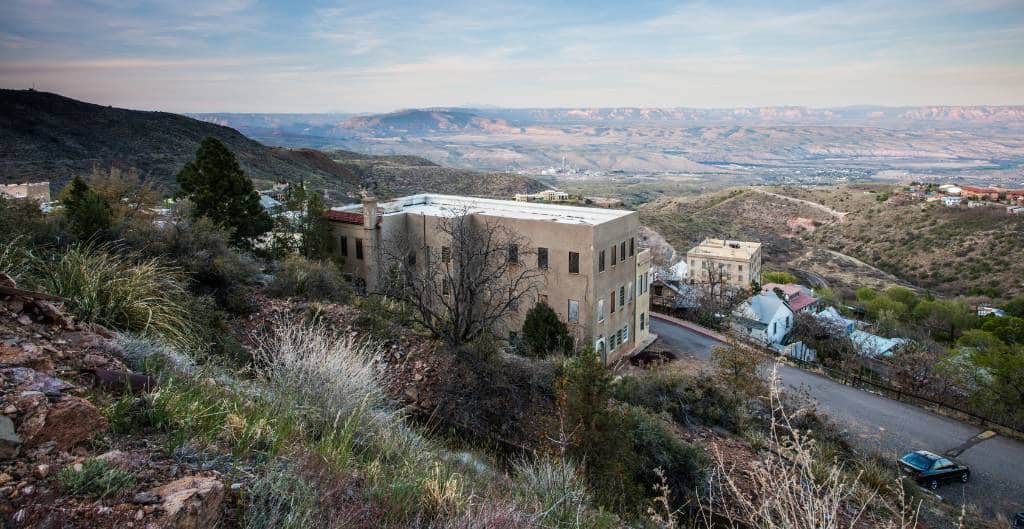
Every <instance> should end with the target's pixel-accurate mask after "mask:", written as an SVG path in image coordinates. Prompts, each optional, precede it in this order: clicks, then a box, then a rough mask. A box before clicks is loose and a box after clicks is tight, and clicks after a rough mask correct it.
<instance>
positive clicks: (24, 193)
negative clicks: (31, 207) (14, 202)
mask: <svg viewBox="0 0 1024 529" xmlns="http://www.w3.org/2000/svg"><path fill="white" fill-rule="evenodd" d="M0 194H2V195H4V196H6V197H8V198H16V199H28V200H38V201H40V202H42V203H44V204H45V203H47V202H50V183H49V182H26V183H22V184H0Z"/></svg>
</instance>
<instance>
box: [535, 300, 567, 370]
mask: <svg viewBox="0 0 1024 529" xmlns="http://www.w3.org/2000/svg"><path fill="white" fill-rule="evenodd" d="M523 340H524V341H525V342H526V347H527V351H528V352H529V353H530V355H531V356H535V357H543V356H547V355H548V354H550V353H554V352H562V353H565V354H569V353H571V352H572V345H573V344H572V342H573V340H572V336H570V335H569V329H568V328H566V326H565V324H564V323H562V320H560V319H558V314H556V313H555V311H554V309H552V308H551V307H550V306H549V305H548V304H547V303H545V302H543V301H541V302H540V303H537V304H536V305H534V306H533V308H532V309H530V311H529V312H527V313H526V320H525V321H524V322H523Z"/></svg>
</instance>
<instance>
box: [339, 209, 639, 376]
mask: <svg viewBox="0 0 1024 529" xmlns="http://www.w3.org/2000/svg"><path fill="white" fill-rule="evenodd" d="M462 215H468V216H471V217H472V218H473V219H478V220H479V221H481V222H488V223H500V225H501V226H504V227H506V228H508V229H509V230H510V231H511V232H514V233H516V234H517V235H518V236H519V237H521V238H522V240H524V241H528V243H529V244H530V245H531V248H529V249H526V248H523V249H516V251H515V252H516V254H517V255H518V254H520V253H521V254H522V255H524V256H525V255H529V256H530V257H529V258H530V259H531V260H532V259H536V262H530V263H523V264H524V266H536V267H537V268H538V269H540V270H541V271H542V275H543V281H542V285H541V286H540V287H539V288H538V290H537V291H536V292H535V297H536V299H535V300H534V301H535V302H539V301H541V300H543V301H545V302H546V303H547V304H548V305H550V306H551V308H552V309H554V311H555V312H556V313H557V314H558V316H559V318H560V319H561V320H562V321H564V322H565V323H566V324H567V325H568V326H569V329H570V332H572V333H573V334H574V335H575V336H577V337H579V339H581V340H582V343H584V344H586V343H589V344H592V345H593V347H594V349H595V350H596V351H597V352H598V353H599V354H600V355H601V358H602V359H603V360H604V361H605V362H612V361H615V360H616V359H618V358H620V357H622V356H624V355H627V354H629V353H631V352H632V351H634V350H635V349H637V348H638V347H641V346H645V345H646V344H647V343H649V339H650V322H649V317H650V314H649V294H648V292H649V287H650V281H651V259H650V252H649V251H648V250H645V249H641V248H640V247H638V246H637V244H636V241H637V239H638V237H637V230H638V229H639V227H640V219H639V214H638V213H637V212H635V211H625V210H609V209H598V208H584V207H575V206H565V205H555V204H543V203H535V202H520V201H510V200H492V199H481V198H471V197H462V196H448V195H434V194H422V195H413V196H407V197H402V198H398V199H395V200H391V201H387V202H382V203H378V201H377V200H376V199H374V198H372V197H364V199H363V201H362V203H361V204H353V205H349V206H343V207H340V208H334V209H332V210H330V211H328V212H327V218H328V219H329V220H330V221H331V225H332V229H333V233H334V238H335V240H336V241H337V251H338V252H339V254H340V257H341V258H342V260H343V263H344V264H343V265H342V268H343V271H344V272H345V273H346V274H350V275H351V276H352V277H354V278H358V279H359V280H360V281H361V282H363V283H364V284H365V285H366V288H367V290H368V291H371V292H373V291H378V290H379V289H381V288H382V285H381V272H382V271H383V270H384V269H382V267H386V266H387V263H386V262H385V259H387V258H386V257H385V255H386V253H385V251H384V248H385V246H386V245H387V244H388V241H391V240H397V239H403V238H404V239H408V240H411V241H413V244H411V245H410V247H411V248H418V249H419V250H418V251H419V252H427V251H431V252H437V255H442V256H443V255H446V254H448V255H450V253H451V250H450V249H449V248H450V245H451V244H452V242H451V240H450V236H449V235H448V234H446V233H445V232H444V231H443V230H442V229H440V226H441V223H442V222H444V220H445V219H451V218H453V217H456V216H462ZM511 253H512V252H510V255H511ZM510 258H511V257H510ZM517 259H518V257H517ZM408 262H409V263H411V264H412V265H413V266H424V265H423V263H428V262H431V260H430V259H427V258H424V256H419V257H418V258H417V256H416V255H415V254H413V255H410V256H409V258H408ZM446 262H447V261H446ZM416 263H420V264H416ZM526 305H527V306H521V307H519V308H518V310H516V311H515V312H514V313H513V314H512V315H511V316H510V317H509V318H507V320H508V321H504V322H502V323H501V327H502V330H503V331H504V332H506V333H508V335H509V336H510V338H514V336H515V335H514V333H517V332H518V330H519V329H521V328H522V323H523V319H524V318H525V316H526V312H527V311H528V310H529V308H530V306H528V305H529V304H526Z"/></svg>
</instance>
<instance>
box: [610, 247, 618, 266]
mask: <svg viewBox="0 0 1024 529" xmlns="http://www.w3.org/2000/svg"><path fill="white" fill-rule="evenodd" d="M618 255H619V252H618V250H616V249H615V245H614V244H613V245H612V268H615V258H616V257H618Z"/></svg>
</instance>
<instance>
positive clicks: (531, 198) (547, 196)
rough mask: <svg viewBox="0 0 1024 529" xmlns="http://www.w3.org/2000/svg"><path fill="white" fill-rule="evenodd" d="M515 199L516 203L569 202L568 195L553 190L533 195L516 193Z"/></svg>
mask: <svg viewBox="0 0 1024 529" xmlns="http://www.w3.org/2000/svg"><path fill="white" fill-rule="evenodd" d="M515 199H516V201H517V202H567V201H568V200H569V193H566V192H565V191H557V190H555V189H545V190H544V191H541V192H539V193H533V194H525V193H517V194H516V195H515Z"/></svg>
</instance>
